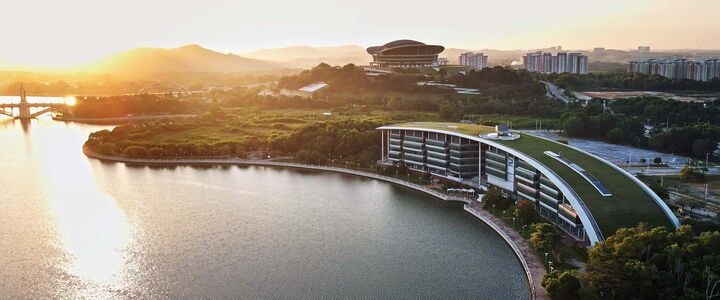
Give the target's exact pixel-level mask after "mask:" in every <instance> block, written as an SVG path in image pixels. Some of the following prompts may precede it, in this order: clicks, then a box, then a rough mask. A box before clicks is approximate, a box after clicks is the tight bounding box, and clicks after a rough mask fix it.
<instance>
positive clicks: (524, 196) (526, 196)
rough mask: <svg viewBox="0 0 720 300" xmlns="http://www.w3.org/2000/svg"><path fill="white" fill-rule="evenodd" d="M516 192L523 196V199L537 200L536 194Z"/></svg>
mask: <svg viewBox="0 0 720 300" xmlns="http://www.w3.org/2000/svg"><path fill="white" fill-rule="evenodd" d="M517 194H518V196H520V197H523V198H525V199H527V200H530V201H532V202H537V197H536V196H533V195H528V194H525V193H523V192H522V191H517Z"/></svg>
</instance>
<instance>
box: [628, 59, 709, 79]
mask: <svg viewBox="0 0 720 300" xmlns="http://www.w3.org/2000/svg"><path fill="white" fill-rule="evenodd" d="M628 72H630V73H642V74H648V75H660V76H663V77H666V78H669V79H692V80H698V81H709V80H711V79H713V78H720V58H703V59H687V58H671V59H655V58H646V59H639V60H634V61H630V64H629V65H628Z"/></svg>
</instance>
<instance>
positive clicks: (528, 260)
mask: <svg viewBox="0 0 720 300" xmlns="http://www.w3.org/2000/svg"><path fill="white" fill-rule="evenodd" d="M475 203H477V202H475ZM465 211H467V212H469V213H471V214H472V215H474V216H475V217H477V218H478V219H480V220H482V221H484V222H485V223H486V224H488V225H489V226H490V227H491V228H493V229H494V230H495V231H496V232H497V233H498V234H500V236H501V237H502V238H503V239H505V241H506V242H507V243H508V245H510V247H511V248H512V249H513V251H515V254H516V256H517V257H518V258H519V259H520V262H521V263H522V265H523V267H524V268H525V272H526V273H527V274H526V275H527V278H528V281H529V282H530V293H531V299H550V297H548V295H547V293H546V292H545V289H544V288H543V287H542V285H541V284H542V279H543V277H544V276H545V274H546V271H545V266H544V265H543V262H542V260H541V259H540V257H538V256H537V253H536V252H535V250H534V249H533V248H532V246H530V244H529V243H528V241H527V240H525V239H524V238H523V237H522V236H520V234H519V233H518V232H517V231H515V229H513V228H512V227H510V226H509V225H507V223H505V222H503V220H500V218H498V217H496V216H494V215H493V214H491V213H490V212H488V211H486V210H484V209H482V208H480V207H476V205H474V204H467V205H465Z"/></svg>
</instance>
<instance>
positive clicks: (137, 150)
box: [123, 146, 147, 158]
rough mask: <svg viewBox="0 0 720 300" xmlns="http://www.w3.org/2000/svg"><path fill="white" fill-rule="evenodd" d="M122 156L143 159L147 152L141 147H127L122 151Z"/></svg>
mask: <svg viewBox="0 0 720 300" xmlns="http://www.w3.org/2000/svg"><path fill="white" fill-rule="evenodd" d="M123 155H125V156H126V157H129V158H144V157H145V156H146V155H147V151H146V150H145V147H143V146H128V147H126V148H125V150H123Z"/></svg>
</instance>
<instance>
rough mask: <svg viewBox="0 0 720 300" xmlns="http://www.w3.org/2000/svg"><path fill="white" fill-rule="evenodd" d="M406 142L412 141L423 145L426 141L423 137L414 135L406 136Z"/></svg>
mask: <svg viewBox="0 0 720 300" xmlns="http://www.w3.org/2000/svg"><path fill="white" fill-rule="evenodd" d="M405 140H406V141H411V142H418V143H422V142H423V141H424V139H423V138H422V137H418V136H412V135H405Z"/></svg>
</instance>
